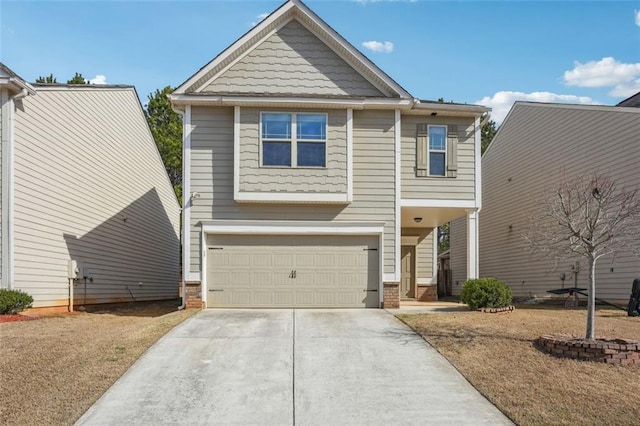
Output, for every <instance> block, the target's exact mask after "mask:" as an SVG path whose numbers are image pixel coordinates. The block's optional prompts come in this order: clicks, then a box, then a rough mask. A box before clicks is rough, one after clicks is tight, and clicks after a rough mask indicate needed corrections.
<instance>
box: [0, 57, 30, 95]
mask: <svg viewBox="0 0 640 426" xmlns="http://www.w3.org/2000/svg"><path fill="white" fill-rule="evenodd" d="M5 85H6V86H8V87H9V89H10V90H11V91H12V92H16V93H17V92H20V91H22V90H25V91H26V93H27V94H29V95H35V94H36V91H35V89H34V88H33V87H32V86H31V85H30V84H29V83H27V82H26V81H25V80H24V79H23V78H22V77H20V76H19V75H18V74H16V73H15V72H13V71H12V70H11V68H9V67H8V66H6V65H5V64H3V63H2V62H0V86H5Z"/></svg>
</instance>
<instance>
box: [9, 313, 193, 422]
mask: <svg viewBox="0 0 640 426" xmlns="http://www.w3.org/2000/svg"><path fill="white" fill-rule="evenodd" d="M177 306H178V303H177V302H174V301H171V302H158V303H147V304H138V305H136V306H134V305H128V306H126V307H124V306H120V307H112V308H110V309H108V310H97V311H93V312H83V313H79V314H77V315H60V316H57V317H44V318H41V319H39V320H37V321H22V322H9V323H0V339H1V341H2V344H1V345H0V375H1V377H0V424H2V425H45V424H46V425H67V424H73V423H74V422H75V421H76V420H77V419H78V418H79V417H80V416H81V415H82V414H83V413H84V412H85V411H86V410H87V409H88V408H89V407H90V406H91V405H92V404H93V403H94V402H95V401H96V400H97V399H98V398H99V397H100V396H101V395H102V394H103V393H104V392H105V391H106V390H107V389H108V388H109V387H110V386H111V385H112V384H113V383H114V382H115V381H116V380H117V379H118V378H119V377H120V376H121V375H122V374H123V373H124V372H125V371H126V370H127V369H128V368H129V367H130V366H131V365H132V364H133V363H134V362H135V361H136V359H138V357H140V355H142V353H144V352H145V351H146V350H147V348H149V347H150V346H151V345H152V344H153V343H154V342H156V341H157V340H158V339H159V338H160V337H162V336H163V335H164V334H165V333H167V332H168V331H169V330H171V329H172V328H173V327H175V326H176V325H178V324H179V323H181V322H182V321H184V320H185V319H187V318H188V317H190V316H191V315H193V314H194V313H195V312H197V311H195V310H184V311H178V310H177ZM103 309H104V308H103Z"/></svg>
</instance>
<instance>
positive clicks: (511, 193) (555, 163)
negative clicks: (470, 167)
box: [451, 102, 640, 301]
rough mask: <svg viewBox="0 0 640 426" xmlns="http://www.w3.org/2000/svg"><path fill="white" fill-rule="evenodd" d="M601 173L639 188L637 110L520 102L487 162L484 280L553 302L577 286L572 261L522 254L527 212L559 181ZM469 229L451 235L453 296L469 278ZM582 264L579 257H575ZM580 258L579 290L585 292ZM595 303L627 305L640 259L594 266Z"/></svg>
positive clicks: (456, 227)
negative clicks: (554, 294) (558, 291)
mask: <svg viewBox="0 0 640 426" xmlns="http://www.w3.org/2000/svg"><path fill="white" fill-rule="evenodd" d="M595 171H598V172H602V173H605V174H607V175H609V176H611V177H612V178H613V179H615V181H616V183H617V184H618V185H620V186H624V187H627V188H636V189H640V109H638V108H625V107H618V106H585V105H563V104H540V103H530V102H516V103H515V105H514V106H513V107H512V109H511V111H510V112H509V114H508V115H507V118H506V119H505V121H504V123H503V124H502V125H501V126H500V129H499V131H498V133H497V134H496V136H495V138H494V140H493V141H492V142H491V145H490V147H489V149H488V150H487V152H485V154H484V155H483V157H482V194H483V207H482V211H481V212H480V214H479V216H480V226H479V228H480V232H479V241H480V276H483V277H496V278H499V279H501V280H504V281H506V282H507V283H508V284H509V285H510V286H511V288H512V289H513V292H514V294H515V295H516V296H535V297H548V296H550V295H549V294H548V293H547V292H546V291H547V290H551V289H555V288H560V287H562V285H563V281H562V280H561V277H562V276H564V277H565V281H564V286H565V287H572V286H573V283H574V281H573V280H574V275H573V271H574V269H573V268H572V267H574V261H573V260H567V261H565V262H561V263H558V264H555V262H554V261H553V260H536V259H534V258H532V257H531V256H530V255H529V254H528V253H527V252H526V251H525V250H524V248H523V244H522V233H523V231H524V227H525V225H526V220H525V213H526V212H528V211H530V210H531V209H532V208H534V207H535V200H536V199H540V198H542V197H543V196H545V195H546V194H548V191H549V190H551V189H553V188H554V187H555V186H556V185H557V184H558V183H559V182H560V181H561V180H562V179H565V178H567V179H571V178H572V177H576V176H579V175H583V174H588V173H592V172H595ZM465 233H466V230H465V223H464V221H454V222H453V223H452V231H451V265H452V270H453V290H454V293H459V291H460V289H461V287H462V284H463V283H464V281H465V280H466V279H467V275H466V272H465V269H466V268H465V256H466V252H465V251H466V247H465V245H466V242H465ZM576 260H578V259H576ZM580 260H581V265H580V266H579V272H578V286H580V287H584V288H586V287H587V281H588V268H587V265H586V263H585V261H584V259H580ZM596 266H597V270H596V274H597V275H596V279H597V284H596V289H597V290H596V291H597V294H596V296H597V297H600V298H604V299H612V300H624V301H626V300H628V299H629V294H630V292H631V283H632V281H633V279H634V278H637V277H640V258H638V257H637V256H635V255H634V254H633V253H631V252H630V251H629V252H626V253H623V254H620V255H618V256H616V257H615V259H613V258H611V257H609V258H602V259H600V260H599V261H598V263H597V265H596Z"/></svg>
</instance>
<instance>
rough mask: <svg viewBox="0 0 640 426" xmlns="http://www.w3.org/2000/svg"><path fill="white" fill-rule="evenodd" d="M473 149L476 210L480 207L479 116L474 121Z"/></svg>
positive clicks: (480, 155) (480, 138)
mask: <svg viewBox="0 0 640 426" xmlns="http://www.w3.org/2000/svg"><path fill="white" fill-rule="evenodd" d="M475 129H476V132H475V136H474V139H475V140H474V142H475V146H474V148H475V151H474V156H473V158H474V165H475V169H476V170H475V176H474V178H475V180H476V181H475V193H476V206H475V207H476V208H477V209H478V211H480V209H481V208H482V149H481V148H482V129H481V128H480V117H476V122H475Z"/></svg>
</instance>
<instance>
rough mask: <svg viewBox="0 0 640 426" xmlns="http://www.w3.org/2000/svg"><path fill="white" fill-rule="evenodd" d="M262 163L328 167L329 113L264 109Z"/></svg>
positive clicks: (285, 165) (262, 119)
mask: <svg viewBox="0 0 640 426" xmlns="http://www.w3.org/2000/svg"><path fill="white" fill-rule="evenodd" d="M260 127H261V131H260V133H261V134H260V136H261V143H262V153H261V160H262V161H261V164H262V166H276V167H326V152H327V115H326V114H308V113H300V114H291V113H280V112H277V113H276V112H269V113H267V112H264V113H262V114H261V119H260Z"/></svg>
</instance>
